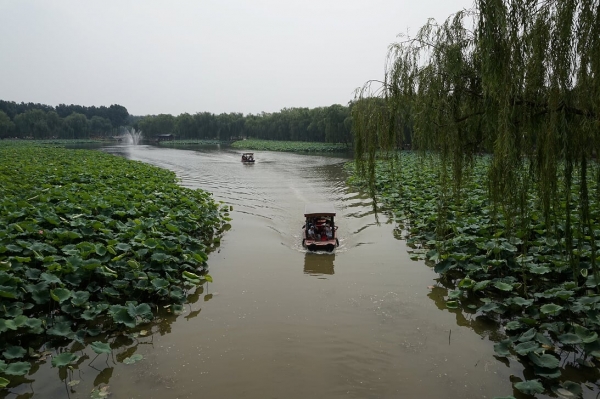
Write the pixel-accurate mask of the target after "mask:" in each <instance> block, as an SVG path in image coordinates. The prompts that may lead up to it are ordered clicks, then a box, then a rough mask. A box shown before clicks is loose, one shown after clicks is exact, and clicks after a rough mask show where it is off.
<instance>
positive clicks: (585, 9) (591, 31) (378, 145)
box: [353, 0, 600, 275]
mask: <svg viewBox="0 0 600 399" xmlns="http://www.w3.org/2000/svg"><path fill="white" fill-rule="evenodd" d="M599 14H600V1H599V0H554V1H537V0H512V1H503V0H476V3H475V8H474V9H473V10H463V11H460V12H458V13H456V14H455V15H453V16H451V17H450V18H449V19H448V20H446V21H445V22H444V23H443V24H441V25H438V24H436V23H435V21H432V20H430V21H428V23H427V24H426V25H424V26H423V27H422V28H421V29H420V30H419V31H418V33H417V35H416V36H415V37H413V38H408V39H407V40H404V41H402V42H400V43H395V44H392V45H391V46H390V47H389V51H388V57H387V62H386V68H385V77H384V80H383V84H382V85H381V87H380V88H378V89H377V90H373V82H369V83H368V84H366V85H365V86H363V87H362V88H361V89H360V90H358V91H357V94H356V101H355V105H354V107H353V120H354V131H355V134H356V144H357V145H356V155H357V156H356V160H357V165H358V170H359V171H360V172H361V173H363V175H364V176H365V177H367V179H368V181H370V182H371V185H370V187H371V188H373V181H374V177H375V174H374V170H375V169H374V163H375V160H376V158H377V157H376V156H377V154H378V153H380V151H391V150H396V149H398V148H399V146H400V145H401V144H402V140H403V129H402V128H399V127H402V126H410V127H411V130H412V140H413V147H415V148H418V149H420V150H426V151H433V152H436V153H438V154H439V156H440V159H441V161H442V170H443V171H445V170H450V171H451V174H452V175H451V179H452V182H453V184H455V185H457V186H460V184H461V182H462V175H463V172H464V170H465V168H466V167H467V166H468V165H469V162H468V161H469V160H470V159H471V158H472V156H473V155H474V154H476V153H479V152H487V153H490V154H492V162H491V163H490V167H489V171H488V175H489V187H490V194H491V198H492V200H493V201H494V203H495V205H496V207H497V209H503V210H505V211H506V212H508V214H509V215H525V214H526V211H527V210H526V209H520V207H523V206H526V205H524V204H526V202H525V201H523V198H524V196H525V195H526V194H527V192H530V191H531V190H535V191H537V194H538V196H539V198H540V204H541V208H542V210H543V213H544V216H545V220H546V224H547V227H548V229H554V231H557V223H558V221H556V220H553V216H552V215H554V214H556V212H555V211H556V209H555V208H556V207H558V206H560V204H565V209H564V210H563V213H565V217H564V218H563V221H565V218H566V226H564V228H561V231H563V233H562V234H564V235H565V241H566V242H567V245H566V248H565V250H566V251H568V254H567V258H568V259H569V260H570V264H571V267H572V268H573V271H574V273H576V272H577V267H578V266H577V259H575V257H574V256H573V252H572V245H573V237H574V232H579V233H581V234H583V235H589V236H591V246H592V248H593V249H594V256H592V264H593V269H594V271H595V273H596V275H597V274H598V273H597V270H596V260H595V252H596V251H595V248H596V244H595V239H594V233H593V231H592V229H593V225H592V222H591V216H590V211H589V203H588V200H589V197H590V196H596V198H600V192H599V190H598V184H595V185H593V187H592V186H588V185H587V184H579V185H578V187H580V193H579V196H578V197H579V204H574V203H573V199H572V195H571V186H572V183H573V182H574V181H578V182H580V181H581V178H584V179H585V178H586V177H587V175H588V174H589V170H588V169H589V165H591V164H592V163H595V160H596V158H597V155H598V151H599V150H600V109H599V108H600V15H599ZM441 176H442V178H443V177H444V174H441ZM529 176H531V177H532V178H529ZM597 180H598V181H599V182H600V177H598V178H597ZM446 183H447V182H446ZM446 183H443V184H446ZM576 205H577V206H578V209H582V212H581V215H580V217H576V218H573V216H574V214H572V213H573V212H574V210H573V208H574V207H575V206H576ZM507 216H508V215H507ZM596 217H598V215H596ZM574 219H576V220H577V224H578V225H577V226H572V223H573V221H574ZM569 244H571V245H569Z"/></svg>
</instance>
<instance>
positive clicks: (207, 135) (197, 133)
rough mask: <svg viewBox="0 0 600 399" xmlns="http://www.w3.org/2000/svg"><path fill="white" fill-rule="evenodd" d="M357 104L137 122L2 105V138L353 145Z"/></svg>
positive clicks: (67, 109) (116, 111) (77, 110)
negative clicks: (128, 134) (122, 131)
mask: <svg viewBox="0 0 600 399" xmlns="http://www.w3.org/2000/svg"><path fill="white" fill-rule="evenodd" d="M352 106H353V103H350V104H349V105H348V106H343V105H339V104H334V105H331V106H328V107H317V108H284V109H282V110H281V111H279V112H273V113H266V112H261V113H259V114H247V115H244V114H242V113H221V114H213V113H210V112H198V113H196V114H189V113H183V114H180V115H178V116H173V115H170V114H159V115H146V116H134V115H130V114H129V112H128V111H127V109H126V108H125V107H123V106H121V105H117V104H114V105H111V106H109V107H106V106H101V107H95V106H91V107H85V106H81V105H73V104H71V105H65V104H60V105H58V106H56V107H53V106H50V105H46V104H38V103H23V102H22V103H16V102H13V101H3V100H0V138H8V137H16V138H34V139H49V138H61V139H87V138H91V137H107V136H112V135H116V134H118V128H119V127H121V126H130V127H133V128H135V129H136V130H141V131H142V134H143V136H144V137H145V138H146V139H153V138H156V137H157V136H159V135H165V134H172V135H174V136H175V137H176V138H177V139H181V140H222V141H230V140H236V139H241V138H257V139H264V140H283V141H290V140H291V141H311V142H326V143H346V144H348V145H349V146H350V145H351V144H352V141H353V140H352V117H351V109H352Z"/></svg>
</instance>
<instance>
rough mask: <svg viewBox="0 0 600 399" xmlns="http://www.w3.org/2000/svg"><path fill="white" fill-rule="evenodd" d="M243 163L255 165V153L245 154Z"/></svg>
mask: <svg viewBox="0 0 600 399" xmlns="http://www.w3.org/2000/svg"><path fill="white" fill-rule="evenodd" d="M242 162H244V163H254V153H253V152H245V153H243V154H242Z"/></svg>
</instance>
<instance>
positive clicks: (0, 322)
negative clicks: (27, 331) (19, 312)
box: [0, 319, 17, 333]
mask: <svg viewBox="0 0 600 399" xmlns="http://www.w3.org/2000/svg"><path fill="white" fill-rule="evenodd" d="M16 329H17V326H16V325H15V322H14V320H6V319H0V333H3V332H6V331H8V330H16Z"/></svg>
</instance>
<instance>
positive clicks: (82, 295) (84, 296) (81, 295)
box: [71, 291, 90, 306]
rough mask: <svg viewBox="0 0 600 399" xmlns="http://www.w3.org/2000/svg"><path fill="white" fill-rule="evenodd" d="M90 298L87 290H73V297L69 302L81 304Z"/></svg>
mask: <svg viewBox="0 0 600 399" xmlns="http://www.w3.org/2000/svg"><path fill="white" fill-rule="evenodd" d="M89 299H90V293H89V292H87V291H75V292H73V297H72V299H71V303H72V304H73V305H75V306H83V305H85V304H86V303H87V302H88V300H89Z"/></svg>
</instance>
